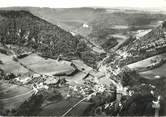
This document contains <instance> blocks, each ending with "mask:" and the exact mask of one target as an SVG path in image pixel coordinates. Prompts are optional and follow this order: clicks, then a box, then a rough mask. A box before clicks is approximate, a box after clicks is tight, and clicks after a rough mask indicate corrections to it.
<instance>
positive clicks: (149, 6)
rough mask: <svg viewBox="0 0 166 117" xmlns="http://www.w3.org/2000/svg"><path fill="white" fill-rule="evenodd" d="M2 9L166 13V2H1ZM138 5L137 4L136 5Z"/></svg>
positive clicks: (142, 0)
mask: <svg viewBox="0 0 166 117" xmlns="http://www.w3.org/2000/svg"><path fill="white" fill-rule="evenodd" d="M0 3H1V4H0V8H5V7H41V8H83V7H85V8H86V7H88V8H108V9H109V8H112V9H113V8H115V9H116V8H126V9H143V10H159V11H166V0H98V1H96V0H86V2H85V0H70V1H69V0H54V1H53V0H28V1H23V0H5V1H4V0H3V1H2V0H0ZM136 3H137V4H136Z"/></svg>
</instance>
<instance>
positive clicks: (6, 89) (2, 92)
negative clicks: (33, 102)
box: [0, 81, 33, 109]
mask: <svg viewBox="0 0 166 117" xmlns="http://www.w3.org/2000/svg"><path fill="white" fill-rule="evenodd" d="M32 94H33V91H32V90H31V89H29V88H26V87H22V86H18V85H13V84H9V83H7V82H4V81H0V102H1V103H2V104H3V106H4V108H5V109H12V108H17V107H18V106H19V105H20V104H22V103H23V102H24V101H25V100H27V99H28V98H29V97H30V96H31V95H32Z"/></svg>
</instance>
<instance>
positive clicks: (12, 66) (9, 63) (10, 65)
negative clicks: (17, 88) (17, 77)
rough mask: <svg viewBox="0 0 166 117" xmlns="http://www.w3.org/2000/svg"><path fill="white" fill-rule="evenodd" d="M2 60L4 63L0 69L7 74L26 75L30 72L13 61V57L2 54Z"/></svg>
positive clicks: (0, 57)
mask: <svg viewBox="0 0 166 117" xmlns="http://www.w3.org/2000/svg"><path fill="white" fill-rule="evenodd" d="M0 60H1V61H2V62H3V64H0V69H2V70H4V72H5V73H14V74H26V73H28V72H29V71H28V70H27V69H26V68H24V67H23V66H21V65H20V64H19V63H17V62H15V61H13V59H12V57H11V56H7V55H5V54H1V53H0Z"/></svg>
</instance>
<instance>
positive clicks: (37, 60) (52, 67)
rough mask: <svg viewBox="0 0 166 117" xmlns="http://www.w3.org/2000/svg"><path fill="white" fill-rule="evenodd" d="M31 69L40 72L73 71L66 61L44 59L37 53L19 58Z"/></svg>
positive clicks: (62, 72)
mask: <svg viewBox="0 0 166 117" xmlns="http://www.w3.org/2000/svg"><path fill="white" fill-rule="evenodd" d="M19 61H20V62H21V63H23V64H24V65H26V66H27V67H28V68H30V69H32V70H33V71H35V72H37V73H41V74H70V73H73V72H74V71H75V68H73V67H72V66H71V65H70V62H67V61H57V60H53V59H49V58H48V59H44V58H42V57H40V56H38V55H37V54H31V55H29V56H27V57H25V58H23V59H20V60H19Z"/></svg>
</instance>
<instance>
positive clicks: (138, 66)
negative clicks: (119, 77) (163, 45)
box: [127, 53, 166, 70]
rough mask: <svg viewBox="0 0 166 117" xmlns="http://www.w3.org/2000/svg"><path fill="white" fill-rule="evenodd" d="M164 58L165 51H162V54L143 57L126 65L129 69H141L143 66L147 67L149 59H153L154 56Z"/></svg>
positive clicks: (149, 62) (165, 55)
mask: <svg viewBox="0 0 166 117" xmlns="http://www.w3.org/2000/svg"><path fill="white" fill-rule="evenodd" d="M156 57H157V58H161V59H162V58H165V57H166V53H163V54H159V55H156V56H152V57H149V58H147V59H144V60H141V61H138V62H135V63H132V64H129V65H127V66H128V67H129V68H130V69H136V70H137V69H141V68H145V67H147V66H148V65H150V64H151V60H154V59H155V58H156Z"/></svg>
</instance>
